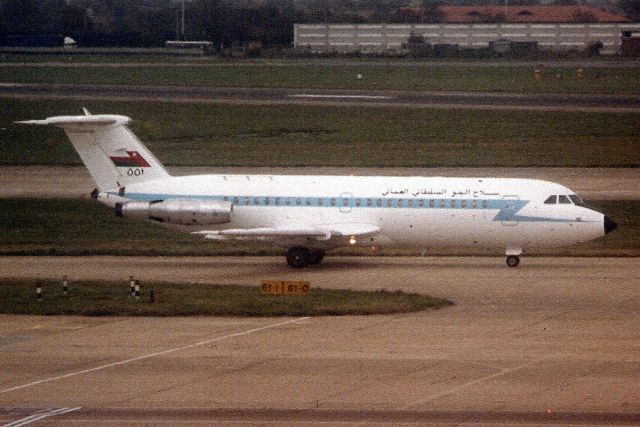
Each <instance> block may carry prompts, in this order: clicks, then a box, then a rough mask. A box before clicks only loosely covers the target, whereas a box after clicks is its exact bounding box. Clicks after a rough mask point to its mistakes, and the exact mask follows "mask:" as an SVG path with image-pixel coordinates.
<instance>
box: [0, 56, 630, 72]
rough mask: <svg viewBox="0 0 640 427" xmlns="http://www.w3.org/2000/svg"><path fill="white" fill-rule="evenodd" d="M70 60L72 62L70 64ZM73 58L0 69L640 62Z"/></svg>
mask: <svg viewBox="0 0 640 427" xmlns="http://www.w3.org/2000/svg"><path fill="white" fill-rule="evenodd" d="M69 61H71V62H69ZM72 61H74V59H73V58H69V59H68V61H41V62H20V61H13V62H0V68H24V67H30V68H41V67H63V68H78V67H80V68H82V67H89V68H140V67H205V68H220V67H237V66H239V65H240V66H243V67H247V66H255V67H264V66H269V67H299V66H303V65H305V66H306V65H317V66H331V65H339V66H367V67H385V68H386V67H418V68H432V67H461V68H476V67H531V68H536V67H538V68H585V69H589V68H638V67H640V61H638V60H635V59H632V58H618V59H617V60H611V61H607V60H604V61H598V60H594V59H593V58H591V59H589V60H588V61H585V60H581V61H580V60H575V61H571V60H558V61H549V60H541V61H513V60H506V61H495V60H494V61H476V60H472V61H451V60H445V61H442V60H440V61H409V60H398V59H396V58H391V59H390V60H366V59H363V60H354V59H337V60H336V59H286V60H277V59H275V60H255V59H254V60H242V59H235V58H234V59H233V60H231V61H225V60H220V59H216V58H213V59H211V58H207V57H200V58H192V59H191V60H189V61H175V62H173V61H156V62H153V61H152V62H144V61H138V62H107V61H103V62H88V61H87V62H83V61H81V60H79V61H77V62H72Z"/></svg>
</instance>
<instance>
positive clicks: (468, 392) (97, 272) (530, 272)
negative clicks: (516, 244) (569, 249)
mask: <svg viewBox="0 0 640 427" xmlns="http://www.w3.org/2000/svg"><path fill="white" fill-rule="evenodd" d="M62 274H68V275H69V276H70V277H71V280H72V283H73V280H78V279H81V278H94V279H101V278H107V279H118V278H120V279H122V283H123V290H124V291H125V292H126V291H127V288H128V284H127V281H126V278H127V277H128V275H129V274H135V275H136V276H137V277H138V278H140V279H141V280H142V283H143V284H144V283H145V282H148V281H150V280H152V279H161V280H184V281H192V282H197V283H202V285H203V286H207V285H209V284H211V283H222V284H224V283H239V284H243V285H247V286H256V285H258V283H259V282H260V280H261V279H264V278H270V279H301V280H309V281H311V284H312V288H313V287H318V286H321V287H327V288H352V289H362V290H376V289H380V288H384V289H387V290H391V291H393V290H403V291H406V292H421V293H426V294H430V295H434V296H438V297H444V298H448V299H451V300H453V301H454V302H455V304H456V305H455V306H452V307H449V308H445V309H441V310H436V311H425V312H420V313H410V314H395V315H387V316H360V317H359V316H355V317H354V316H346V317H314V318H306V317H304V318H298V317H293V318H265V319H261V318H207V317H191V318H130V317H127V318H95V317H94V318H83V317H55V316H50V317H37V316H0V408H2V409H0V423H9V422H14V421H17V420H25V419H26V420H27V421H28V420H29V419H36V418H38V417H43V418H40V419H39V420H38V421H39V422H41V423H45V422H46V423H47V424H49V425H75V424H82V425H84V424H99V425H101V424H105V425H129V424H144V423H146V424H172V425H193V424H201V423H224V424H231V425H248V424H251V425H253V424H264V425H274V424H275V425H302V424H304V425H326V424H346V425H355V424H359V425H361V424H367V425H369V424H372V425H388V424H394V425H398V424H403V423H404V424H412V425H417V424H421V425H425V424H430V425H451V424H463V425H467V424H471V425H473V424H482V425H487V424H491V425H493V424H501V425H540V424H552V425H553V424H574V425H605V424H616V425H638V424H640V347H639V344H638V343H640V330H639V329H638V328H637V325H638V324H639V322H640V287H638V279H640V259H638V258H607V259H598V258H589V259H586V258H524V259H523V261H522V263H521V266H520V267H518V268H517V269H509V268H507V267H506V266H505V265H504V260H503V259H502V258H467V257H453V258H379V257H377V258H373V257H371V258H338V257H328V258H327V259H326V263H324V264H323V265H322V266H321V267H320V268H314V269H310V270H307V271H298V270H295V271H294V270H292V269H289V268H288V267H286V265H285V263H284V260H283V259H282V258H280V257H278V258H270V257H259V258H252V257H240V258H235V257H228V258H225V257H219V258H162V257H160V258H153V257H151V258H147V257H123V258H121V257H80V258H74V257H52V258H50V257H2V258H0V276H1V277H7V276H13V277H55V278H59V277H61V276H62ZM71 286H72V288H73V284H72V285H71ZM46 292H55V290H53V289H49V290H45V302H44V303H46ZM147 293H148V289H144V286H143V295H147ZM141 303H145V302H141ZM28 417H32V418H28Z"/></svg>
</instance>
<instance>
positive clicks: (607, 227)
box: [604, 215, 618, 234]
mask: <svg viewBox="0 0 640 427" xmlns="http://www.w3.org/2000/svg"><path fill="white" fill-rule="evenodd" d="M616 228H618V224H616V223H615V222H614V221H612V220H611V218H609V217H608V216H606V215H605V216H604V234H609V233H611V232H612V231H613V230H615V229H616Z"/></svg>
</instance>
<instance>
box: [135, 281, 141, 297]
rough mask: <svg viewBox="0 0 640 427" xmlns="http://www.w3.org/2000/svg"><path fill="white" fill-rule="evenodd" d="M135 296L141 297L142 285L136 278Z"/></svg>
mask: <svg viewBox="0 0 640 427" xmlns="http://www.w3.org/2000/svg"><path fill="white" fill-rule="evenodd" d="M134 289H135V297H136V299H137V300H139V299H140V285H139V284H138V281H137V280H136V286H135V288H134Z"/></svg>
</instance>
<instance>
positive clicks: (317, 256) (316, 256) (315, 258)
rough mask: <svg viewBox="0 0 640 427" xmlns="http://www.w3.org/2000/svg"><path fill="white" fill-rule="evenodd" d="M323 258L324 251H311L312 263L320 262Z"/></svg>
mask: <svg viewBox="0 0 640 427" xmlns="http://www.w3.org/2000/svg"><path fill="white" fill-rule="evenodd" d="M323 259H324V251H313V252H311V264H313V265H317V264H320V263H321V262H322V260H323Z"/></svg>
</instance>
